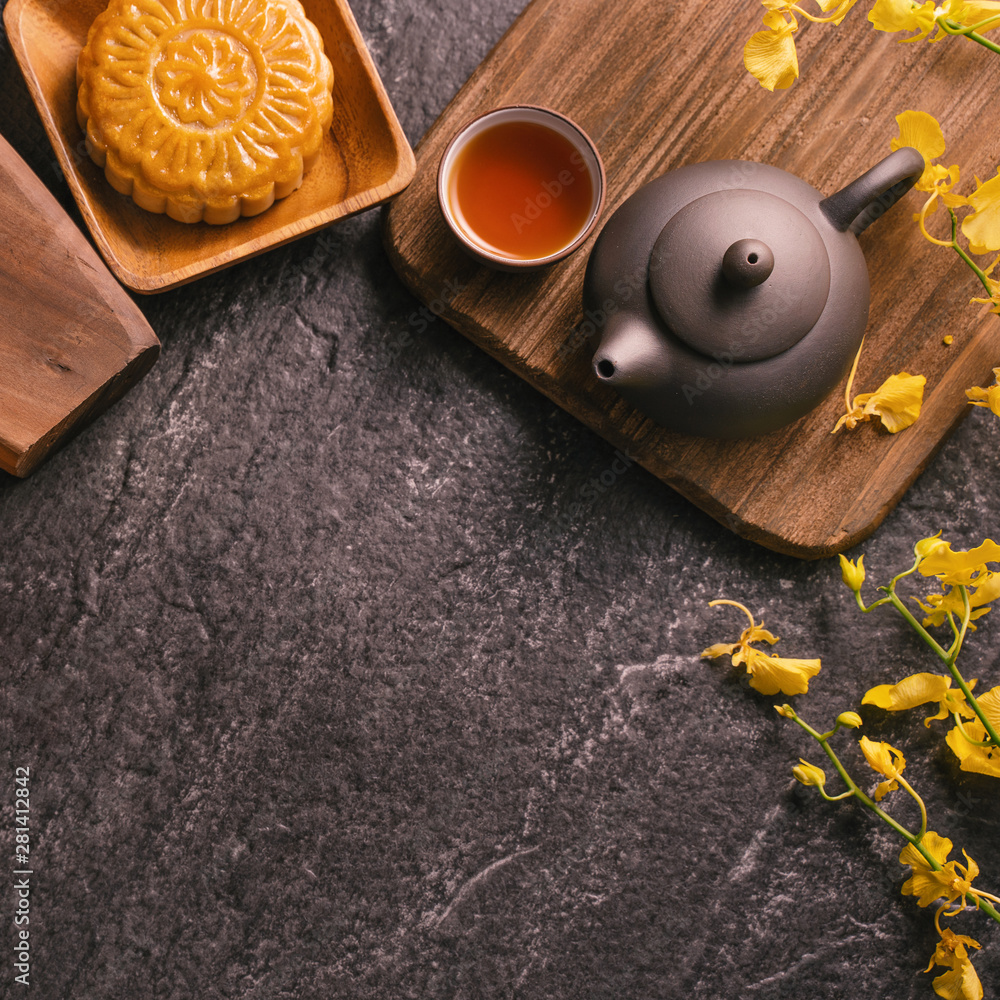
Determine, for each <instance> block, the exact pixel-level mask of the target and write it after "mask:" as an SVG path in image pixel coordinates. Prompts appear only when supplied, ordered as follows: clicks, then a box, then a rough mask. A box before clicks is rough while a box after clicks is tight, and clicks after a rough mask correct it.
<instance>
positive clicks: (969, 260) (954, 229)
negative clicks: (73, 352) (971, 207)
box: [948, 48, 1000, 297]
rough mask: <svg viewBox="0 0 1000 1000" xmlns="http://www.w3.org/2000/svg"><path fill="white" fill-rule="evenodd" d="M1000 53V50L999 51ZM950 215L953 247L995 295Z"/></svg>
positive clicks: (949, 210) (955, 218)
mask: <svg viewBox="0 0 1000 1000" xmlns="http://www.w3.org/2000/svg"><path fill="white" fill-rule="evenodd" d="M997 51H998V52H1000V48H998V49H997ZM948 214H949V215H950V216H951V245H952V247H953V248H954V250H955V253H957V254H958V256H959V257H961V258H962V260H964V261H965V263H966V264H968V265H969V267H971V268H972V270H973V272H974V273H975V275H976V277H977V278H978V279H979V283H980V284H981V285H982V286H983V288H985V289H986V292H987V294H989V295H990V296H991V297H992V295H993V289H992V288H990V282H989V278H987V276H986V272H985V271H984V270H983V269H982V268H981V267H980V266H979V265H978V264H977V263H976V262H975V261H974V260H973V259H972V258H971V257H970V256H969V255H968V254H967V253H966V252H965V250H963V249H962V247H961V246H960V245H959V242H958V216H957V215H955V210H954V209H953V208H949V209H948Z"/></svg>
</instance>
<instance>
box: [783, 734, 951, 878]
mask: <svg viewBox="0 0 1000 1000" xmlns="http://www.w3.org/2000/svg"><path fill="white" fill-rule="evenodd" d="M791 719H792V721H793V722H795V723H796V724H797V725H799V726H801V727H802V728H803V729H804V730H805V731H806V732H807V733H808V734H809V735H810V736H811V737H812V738H813V739H814V740H815V741H816V742H817V743H818V744H819V745H820V746H821V747H822V748H823V750H824V752H825V753H826V755H827V757H829V758H830V762H831V763H832V764H833V766H834V767H835V768H836V769H837V773H838V774H839V775H840V777H841V780H842V781H843V782H844V784H845V785H847V788H848V790H849V791H850V792H851V794H852V795H853V796H854V797H855V798H856V799H857V800H858V801H859V802H860V803H861V804H862V805H863V806H864V807H865V808H866V809H870V810H871V811H872V812H873V813H875V815H876V816H878V818H879V819H881V820H882V822H883V823H886V824H888V825H889V826H891V827H892V828H893V830H895V831H896V833H898V834H899V835H900V836H901V837H903V838H904V839H905V840H906V841H907V843H910V844H912V845H913V846H914V847H915V848H916V849H917V850H918V851H920V853H921V854H922V855H923V856H924V858H925V859H926V861H927V863H928V864H929V865H930V866H931V867H932V868H933V869H934V870H935V871H941V865H940V864H939V863H938V861H937V860H936V859H935V857H934V855H932V854H931V853H930V852H929V851H928V850H926V848H924V847H921V846H920V840H919V838H918V837H915V836H914V835H913V834H912V833H910V831H909V830H907V829H906V827H903V826H900V825H899V823H897V822H896V821H895V820H894V819H893V818H892V817H891V816H890V815H889V814H888V813H887V812H885V811H884V810H882V809H881V808H879V806H878V805H876V803H875V802H874V801H873V800H872V799H870V798H869V797H868V796H867V795H865V793H864V792H863V791H861V789H860V788H859V787H858V786H857V784H856V783H855V782H854V779H853V778H852V777H851V776H850V775H849V774H848V773H847V770H846V768H845V767H844V765H843V764H841V762H840V758H839V757H838V756H837V755H836V754H835V753H834V752H833V750H832V749H831V747H830V744H829V743H828V742H827V741H826V739H825V738H824V737H823V735H822V734H821V733H818V732H816V730H815V729H813V727H812V726H810V725H809V723H808V722H806V721H805V720H803V719H800V718H799V717H798V715H793V716H791Z"/></svg>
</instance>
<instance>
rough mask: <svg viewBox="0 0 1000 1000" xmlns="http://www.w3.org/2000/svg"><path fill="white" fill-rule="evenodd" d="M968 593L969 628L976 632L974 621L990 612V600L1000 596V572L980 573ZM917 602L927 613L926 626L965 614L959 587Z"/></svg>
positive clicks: (967, 588)
mask: <svg viewBox="0 0 1000 1000" xmlns="http://www.w3.org/2000/svg"><path fill="white" fill-rule="evenodd" d="M966 593H967V595H968V598H969V610H970V614H969V628H970V629H971V630H972V631H973V632H974V631H975V630H976V626H975V625H973V624H972V622H974V621H975V620H976V619H977V618H982V617H983V615H985V614H988V613H989V610H990V609H989V604H990V602H991V601H995V600H996V599H997V598H998V597H1000V573H991V572H989V571H986V572H983V573H980V575H979V576H977V577H976V583H975V586H968V587H966ZM917 604H919V605H920V607H921V608H922V609H923V610H924V611H925V612H926V613H927V617H926V618H924V621H923V624H924V625H925V626H927V625H943V624H944V623H945V621H947V619H948V615H952V616H957V617H959V618H961V617H962V615H964V614H965V604H964V603H963V601H962V592H961V590H959V589H958V587H949V588H948V590H947V591H946V592H945V593H943V594H928V595H927V597H926V599H925V600H923V601H921V600H920V599H919V598H917Z"/></svg>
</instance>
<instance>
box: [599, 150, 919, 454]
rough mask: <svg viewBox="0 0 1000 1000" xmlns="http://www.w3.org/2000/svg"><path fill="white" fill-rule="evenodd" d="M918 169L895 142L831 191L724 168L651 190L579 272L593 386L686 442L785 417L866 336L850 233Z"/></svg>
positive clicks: (745, 168) (858, 259) (698, 171)
mask: <svg viewBox="0 0 1000 1000" xmlns="http://www.w3.org/2000/svg"><path fill="white" fill-rule="evenodd" d="M923 169H924V160H923V157H922V156H921V155H920V153H919V152H918V151H917V150H915V149H911V148H909V147H904V148H902V149H898V150H896V151H895V152H894V153H891V154H890V155H889V156H887V157H886V158H885V159H884V160H882V161H881V162H880V163H878V164H877V165H876V166H874V167H873V168H872V169H871V170H869V171H868V172H867V173H866V174H863V175H862V176H861V177H859V178H858V179H857V180H856V181H854V182H853V183H851V184H849V185H848V186H847V187H845V188H844V189H843V190H842V191H839V192H837V194H834V195H831V196H830V197H829V198H824V197H823V196H822V194H820V192H819V191H817V190H816V189H815V188H813V187H811V186H810V185H809V184H807V183H806V182H805V181H803V180H800V179H799V178H798V177H795V176H793V175H792V174H789V173H786V172H785V171H784V170H779V169H778V168H776V167H770V166H766V165H765V164H761V163H749V162H743V161H738V160H721V161H714V162H709V163H698V164H694V165H691V166H686V167H681V168H680V169H678V170H674V171H671V172H670V173H668V174H664V175H663V176H662V177H658V178H657V179H656V180H654V181H651V182H650V183H649V184H647V185H645V187H643V188H641V189H640V190H638V191H637V192H636V193H635V194H634V195H632V197H630V198H629V199H628V200H627V201H626V202H625V203H624V204H623V205H622V206H621V207H620V208H619V209H618V210H617V211H616V212H615V213H614V215H613V216H612V217H611V218H610V219H609V220H608V223H607V225H606V226H605V227H604V230H603V231H602V233H601V235H600V237H599V238H598V240H597V242H596V243H595V245H594V249H593V252H592V253H591V256H590V260H589V262H588V264H587V274H586V279H585V282H584V308H585V310H586V314H587V316H588V317H589V318H590V319H591V320H592V321H593V322H595V323H596V324H598V325H599V326H602V327H603V335H602V338H601V344H600V347H599V348H598V350H597V353H596V354H595V355H594V371H595V373H596V375H597V377H598V378H599V379H600V380H601V381H602V382H605V383H607V384H608V385H610V386H612V387H614V388H615V389H616V390H617V391H618V392H619V393H620V394H621V395H622V396H623V397H624V398H625V399H627V400H628V401H629V402H630V403H631V404H632V405H633V406H635V407H636V408H637V409H638V410H640V411H641V412H642V413H644V414H645V415H646V416H648V417H650V418H651V419H653V420H655V421H656V422H657V423H658V424H661V425H663V426H664V427H668V428H670V429H671V430H676V431H681V432H683V433H687V434H698V435H703V436H707V437H721V438H739V437H750V436H752V435H756V434H765V433H767V432H768V431H772V430H775V429H776V428H778V427H782V426H784V425H785V424H788V423H791V422H792V421H793V420H797V419H798V418H799V417H801V416H802V415H803V414H805V413H807V412H808V411H809V410H811V409H812V408H813V407H815V406H816V405H818V404H819V403H820V402H821V401H822V400H823V399H824V398H825V397H826V396H827V395H828V394H829V393H830V391H831V390H832V389H833V388H834V387H835V386H836V385H837V384H838V383H839V382H840V381H841V380H842V379H843V378H844V377H845V376H846V374H847V372H848V370H849V369H850V366H851V362H852V361H853V359H854V355H855V354H856V353H857V350H858V347H859V345H860V343H861V338H862V337H863V336H864V332H865V326H866V324H867V322H868V302H869V286H868V268H867V266H866V265H865V259H864V255H863V254H862V252H861V248H860V247H859V245H858V241H857V239H856V238H855V237H856V234H858V233H860V232H861V231H862V230H863V229H865V228H866V227H867V226H868V225H869V224H870V223H872V222H873V221H874V220H875V219H877V218H878V217H879V216H880V215H882V214H883V213H884V212H885V211H886V210H887V209H888V208H890V207H891V206H892V205H893V204H895V202H896V201H897V200H898V199H899V198H900V197H902V195H903V194H905V193H906V192H907V191H908V190H909V189H910V188H911V187H912V186H913V184H914V183H915V182H916V180H917V179H918V178H919V177H920V174H921V173H922V172H923ZM595 317H596V318H595Z"/></svg>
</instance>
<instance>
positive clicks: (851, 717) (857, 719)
mask: <svg viewBox="0 0 1000 1000" xmlns="http://www.w3.org/2000/svg"><path fill="white" fill-rule="evenodd" d="M837 725H838V726H847V727H848V728H849V729H859V728H860V727H861V716H860V715H858V713H857V712H841V713H840V715H838V716H837Z"/></svg>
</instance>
